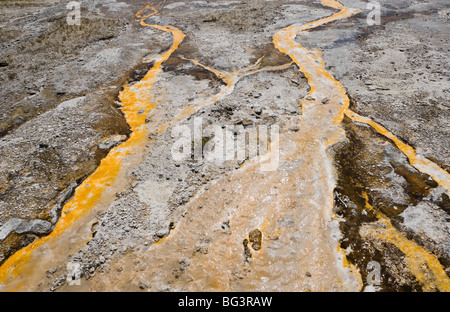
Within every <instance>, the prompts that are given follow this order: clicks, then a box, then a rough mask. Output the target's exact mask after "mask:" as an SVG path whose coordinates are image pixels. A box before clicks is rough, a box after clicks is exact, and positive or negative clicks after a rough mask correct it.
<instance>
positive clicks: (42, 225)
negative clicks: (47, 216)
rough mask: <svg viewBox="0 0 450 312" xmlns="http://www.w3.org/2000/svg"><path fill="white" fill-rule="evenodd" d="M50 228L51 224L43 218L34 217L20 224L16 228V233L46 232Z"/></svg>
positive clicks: (48, 231)
mask: <svg viewBox="0 0 450 312" xmlns="http://www.w3.org/2000/svg"><path fill="white" fill-rule="evenodd" d="M51 230H52V224H51V223H50V222H48V221H45V220H40V219H35V220H30V221H28V222H27V223H25V224H22V225H21V226H19V227H18V228H17V229H16V233H17V234H25V233H32V234H48V233H50V232H51Z"/></svg>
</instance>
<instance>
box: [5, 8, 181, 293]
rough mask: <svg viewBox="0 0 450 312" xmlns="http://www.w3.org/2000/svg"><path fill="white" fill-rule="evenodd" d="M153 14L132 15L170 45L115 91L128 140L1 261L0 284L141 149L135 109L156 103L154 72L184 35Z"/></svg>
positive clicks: (141, 123) (140, 117)
mask: <svg viewBox="0 0 450 312" xmlns="http://www.w3.org/2000/svg"><path fill="white" fill-rule="evenodd" d="M147 10H151V11H152V12H151V13H150V14H147V15H142V14H143V12H145V11H147ZM157 13H158V10H157V9H155V7H153V6H151V5H149V6H147V7H145V8H144V9H143V10H141V11H139V12H138V13H137V14H136V16H137V17H138V18H140V19H141V21H140V23H141V25H143V26H149V27H153V28H156V29H158V30H161V31H165V32H169V33H171V34H172V36H173V44H172V46H171V47H170V49H169V50H168V51H167V52H165V53H163V54H162V55H160V56H159V58H158V59H157V60H156V61H155V65H154V66H153V68H152V69H151V70H150V71H149V72H148V73H147V74H146V75H145V77H144V78H143V79H142V80H141V81H140V82H138V83H136V84H134V85H132V86H125V87H124V90H123V91H122V92H121V93H120V94H119V99H120V101H121V105H122V112H123V114H124V116H125V119H126V121H127V123H128V124H129V126H130V128H131V131H132V133H131V135H130V137H129V139H128V140H127V141H126V142H124V143H122V144H121V145H119V146H117V147H115V148H113V149H112V150H111V151H110V152H109V153H108V155H107V156H106V157H105V158H104V159H103V160H102V161H101V163H100V165H99V167H98V168H97V170H96V171H95V172H94V173H93V174H92V175H90V176H89V177H88V178H87V179H86V180H85V181H84V182H83V183H82V184H81V185H80V186H79V187H78V188H77V189H76V191H75V194H74V197H73V198H72V199H71V200H70V201H69V202H67V204H66V205H65V206H64V207H63V209H62V214H61V218H60V219H59V221H58V223H57V224H56V226H55V229H54V230H53V232H52V233H51V234H50V235H48V236H46V237H43V238H40V239H37V240H35V241H34V242H33V243H32V244H30V245H28V246H26V247H24V248H22V249H21V250H19V251H17V252H16V253H15V254H13V255H12V256H11V257H10V258H8V260H7V261H5V262H4V263H3V265H2V266H1V267H0V284H3V283H4V282H5V281H7V280H9V279H13V278H15V277H16V276H17V275H18V274H19V271H20V269H21V268H23V266H24V265H25V264H26V263H27V262H28V261H29V259H30V257H31V254H32V253H33V251H34V250H36V249H37V248H39V247H40V246H42V245H44V244H45V243H46V242H47V241H49V240H50V239H53V238H55V237H57V236H58V235H60V234H61V233H62V232H64V231H65V230H66V229H67V228H68V227H69V226H70V225H71V224H73V223H74V222H75V221H76V220H77V219H78V218H80V217H81V216H82V215H84V214H85V213H86V212H87V211H89V210H90V209H91V208H93V207H94V205H95V204H96V203H97V202H98V201H99V199H100V198H101V196H102V193H103V191H104V190H105V189H106V188H107V187H109V186H111V185H112V184H113V183H114V181H115V180H116V178H117V176H118V174H119V171H120V169H121V167H122V159H123V158H124V157H125V156H127V155H130V154H132V153H133V152H135V151H136V150H139V149H141V148H143V147H144V146H145V144H146V143H147V141H148V139H147V132H148V130H147V128H146V127H145V118H146V117H145V114H139V113H138V112H139V111H140V110H142V109H144V110H147V111H148V110H152V109H153V108H155V107H156V103H153V102H152V100H151V94H150V93H151V89H152V87H153V85H154V83H155V81H156V79H157V76H158V74H159V73H160V72H161V65H162V63H163V62H164V61H166V60H167V59H168V58H169V57H170V55H171V54H172V53H173V52H174V51H175V50H176V49H177V48H178V46H179V44H180V43H181V41H182V40H183V38H184V36H185V35H184V34H183V33H182V32H181V31H180V30H179V29H177V28H175V27H172V26H160V25H149V24H146V23H145V22H144V20H145V19H146V18H148V17H150V16H152V15H155V14H157Z"/></svg>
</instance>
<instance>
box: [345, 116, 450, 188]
mask: <svg viewBox="0 0 450 312" xmlns="http://www.w3.org/2000/svg"><path fill="white" fill-rule="evenodd" d="M345 114H346V115H347V116H348V117H349V118H351V119H352V120H354V121H357V122H361V123H364V124H367V125H370V126H371V127H372V128H374V129H375V130H376V131H377V132H378V133H380V134H382V135H384V136H385V137H387V138H388V139H390V140H391V141H392V142H394V144H395V145H396V146H397V148H398V149H399V150H400V151H402V152H403V154H405V155H406V157H408V159H409V162H410V164H411V165H412V166H414V167H415V168H416V169H417V170H419V171H420V172H423V173H426V174H428V175H429V176H430V177H432V178H433V180H435V181H436V182H437V183H438V184H439V185H440V186H442V187H443V188H445V189H446V191H447V193H448V194H449V195H450V174H449V173H448V172H447V171H445V170H444V169H442V168H441V167H439V166H438V165H436V164H435V163H433V162H432V161H430V160H428V159H426V158H425V157H422V156H420V155H417V153H416V151H415V150H414V148H412V147H411V146H409V145H408V144H406V143H404V142H403V141H402V140H400V139H398V138H397V137H396V136H395V135H394V134H392V133H391V132H389V131H388V130H387V129H386V128H384V127H383V126H382V125H380V124H378V123H376V122H375V121H373V120H372V119H370V118H367V117H363V116H361V115H359V114H357V113H355V112H353V111H351V110H349V109H346V111H345Z"/></svg>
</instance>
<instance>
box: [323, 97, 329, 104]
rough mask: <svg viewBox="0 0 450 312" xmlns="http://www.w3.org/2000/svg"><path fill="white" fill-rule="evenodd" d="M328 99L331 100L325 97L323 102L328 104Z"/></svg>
mask: <svg viewBox="0 0 450 312" xmlns="http://www.w3.org/2000/svg"><path fill="white" fill-rule="evenodd" d="M328 101H330V100H329V99H328V98H324V99H323V100H322V104H327V103H328Z"/></svg>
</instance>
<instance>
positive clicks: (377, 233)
mask: <svg viewBox="0 0 450 312" xmlns="http://www.w3.org/2000/svg"><path fill="white" fill-rule="evenodd" d="M363 196H364V197H365V200H366V210H367V211H369V212H371V213H373V214H375V216H376V217H377V219H378V224H376V225H371V226H368V227H366V228H364V229H363V230H362V234H363V235H364V236H368V237H371V238H374V239H377V240H381V241H384V242H387V243H390V244H393V245H395V246H396V247H397V248H398V249H400V250H401V251H402V252H403V253H404V254H405V263H406V265H407V267H408V269H409V270H410V271H411V273H412V274H413V275H414V276H415V277H416V278H417V280H418V281H419V283H420V284H421V285H422V287H423V289H424V290H425V291H433V290H439V291H445V292H448V291H450V279H449V277H448V276H447V274H446V273H445V271H444V268H443V267H442V265H441V264H440V263H439V260H438V259H437V257H436V256H435V255H433V254H431V253H429V252H428V251H426V250H425V249H424V248H422V247H421V246H419V245H417V244H416V243H414V242H413V241H411V240H409V239H407V238H406V237H405V235H404V234H402V233H401V232H399V231H398V230H397V229H396V228H395V227H394V226H393V225H392V222H391V221H390V220H389V218H388V217H386V216H385V215H384V214H382V213H381V212H379V211H377V210H375V209H374V208H373V207H372V206H371V205H370V203H369V197H368V196H367V194H365V193H364V194H363ZM377 225H381V226H377Z"/></svg>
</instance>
